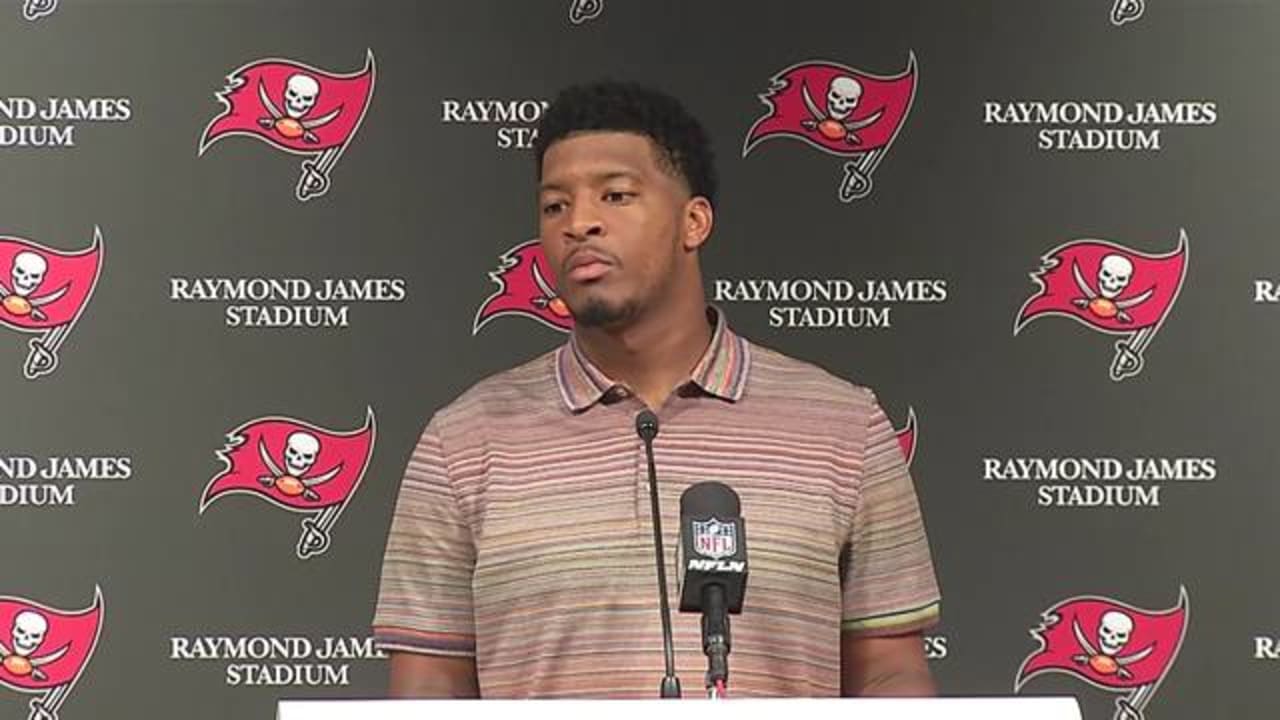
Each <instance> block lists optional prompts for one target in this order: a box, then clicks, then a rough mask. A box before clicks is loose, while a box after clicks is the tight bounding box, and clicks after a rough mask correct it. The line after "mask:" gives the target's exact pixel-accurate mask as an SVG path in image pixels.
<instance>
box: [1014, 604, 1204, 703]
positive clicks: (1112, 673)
mask: <svg viewBox="0 0 1280 720" xmlns="http://www.w3.org/2000/svg"><path fill="white" fill-rule="evenodd" d="M1187 612H1188V608H1187V591H1186V588H1183V589H1182V590H1181V591H1180V593H1179V597H1178V604H1177V606H1176V607H1173V608H1170V609H1168V610H1163V611H1150V610H1142V609H1139V608H1136V607H1133V606H1132V605H1127V604H1125V603H1121V602H1119V601H1116V600H1112V599H1111V598H1106V597H1092V596H1091V597H1075V598H1070V599H1068V600H1064V601H1062V602H1060V603H1058V604H1057V605H1054V606H1053V607H1051V608H1049V609H1048V610H1046V611H1045V612H1044V613H1042V617H1043V621H1042V623H1041V624H1040V627H1038V628H1036V629H1034V630H1032V631H1031V635H1032V637H1034V638H1036V639H1037V640H1039V641H1040V649H1039V650H1037V651H1035V652H1033V653H1031V654H1030V655H1029V656H1027V659H1026V660H1024V661H1023V662H1022V667H1020V668H1019V669H1018V676H1017V679H1016V680H1015V682H1014V691H1015V692H1017V691H1019V690H1021V688H1022V686H1023V685H1024V684H1026V682H1027V681H1028V680H1030V679H1031V678H1033V677H1035V676H1036V675H1039V674H1041V673H1047V672H1058V673H1066V674H1068V675H1073V676H1075V677H1077V678H1080V679H1081V680H1084V681H1085V682H1087V683H1089V684H1090V685H1093V686H1094V687H1098V688H1102V689H1104V690H1114V691H1120V692H1124V693H1126V694H1125V695H1124V696H1123V697H1121V698H1119V699H1117V701H1116V705H1117V717H1135V718H1141V717H1142V711H1143V709H1144V708H1145V707H1146V705H1147V703H1149V702H1150V701H1151V698H1152V696H1154V695H1155V692H1156V690H1157V689H1158V688H1159V687H1160V684H1161V682H1163V681H1164V678H1165V676H1166V675H1167V674H1168V673H1169V669H1170V668H1171V667H1173V662H1174V660H1176V659H1177V657H1178V651H1179V650H1180V649H1181V647H1182V640H1183V638H1184V636H1185V635H1186V630H1187Z"/></svg>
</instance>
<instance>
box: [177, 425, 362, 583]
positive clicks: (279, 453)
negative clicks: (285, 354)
mask: <svg viewBox="0 0 1280 720" xmlns="http://www.w3.org/2000/svg"><path fill="white" fill-rule="evenodd" d="M373 440H374V419H373V408H369V410H368V414H367V415H366V417H365V423H364V427H362V428H359V429H356V430H352V431H350V432H340V431H335V430H327V429H324V428H321V427H318V426H316V425H312V424H310V423H306V422H303V421H301V420H295V419H292V418H286V417H267V418H260V419H257V420H251V421H249V422H247V423H245V424H243V425H241V426H240V427H238V428H236V429H235V430H232V431H231V432H230V433H228V434H227V446H226V447H225V448H224V449H222V450H221V451H219V452H218V457H219V458H220V459H221V460H222V461H223V462H225V463H226V466H227V467H226V469H225V470H223V471H222V472H221V473H218V474H217V475H216V476H214V477H213V479H212V480H210V481H209V484H208V485H207V486H206V487H205V489H204V493H203V494H202V495H201V496H200V514H204V511H205V510H206V509H207V508H208V507H209V505H211V504H212V503H213V502H214V501H215V500H217V499H218V498H221V497H223V496H225V495H230V494H233V493H248V494H250V495H255V496H257V497H259V498H262V499H263V500H266V501H268V502H271V503H273V504H275V505H277V506H278V507H282V508H284V509H285V510H288V511H290V512H295V513H304V514H306V515H307V517H306V518H304V519H303V520H302V535H301V537H299V538H298V547H297V553H298V557H299V558H301V559H303V560H306V559H308V558H311V557H313V556H316V555H320V554H322V553H324V552H325V551H326V550H328V549H329V544H330V536H329V531H330V530H331V529H332V528H333V525H334V523H336V522H337V521H338V516H339V515H341V514H342V511H343V509H344V508H345V507H346V506H347V503H348V502H350V501H351V496H352V495H354V494H355V492H356V488H357V487H358V486H359V485H360V481H361V479H363V478H364V472H365V469H366V468H367V467H368V466H369V458H370V456H371V455H372V454H373Z"/></svg>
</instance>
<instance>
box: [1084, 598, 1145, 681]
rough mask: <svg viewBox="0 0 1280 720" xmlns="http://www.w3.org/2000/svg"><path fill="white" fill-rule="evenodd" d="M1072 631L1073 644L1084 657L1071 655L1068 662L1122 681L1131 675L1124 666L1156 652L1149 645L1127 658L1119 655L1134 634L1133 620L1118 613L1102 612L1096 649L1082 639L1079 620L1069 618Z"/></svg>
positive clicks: (1117, 611)
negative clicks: (1081, 650) (1078, 646)
mask: <svg viewBox="0 0 1280 720" xmlns="http://www.w3.org/2000/svg"><path fill="white" fill-rule="evenodd" d="M1071 631H1072V632H1073V633H1075V636H1076V642H1078V643H1080V647H1081V648H1082V649H1083V650H1084V651H1085V654H1083V655H1074V656H1072V658H1071V659H1072V660H1074V661H1075V662H1076V663H1077V664H1080V665H1088V666H1089V667H1090V668H1092V669H1093V671H1094V672H1096V673H1098V674H1099V675H1115V676H1116V677H1118V678H1121V679H1124V680H1127V679H1129V678H1132V677H1133V673H1131V672H1129V671H1128V670H1126V669H1125V666H1127V665H1132V664H1134V663H1136V662H1139V661H1141V660H1143V659H1144V658H1146V657H1147V656H1148V655H1150V654H1151V653H1152V651H1154V650H1155V646H1153V645H1148V646H1147V647H1145V648H1143V649H1142V650H1139V651H1137V652H1134V653H1130V654H1128V655H1121V654H1120V651H1121V650H1124V648H1125V646H1126V645H1128V644H1129V638H1130V637H1131V636H1132V635H1133V618H1131V617H1129V616H1128V615H1127V614H1125V613H1123V612H1121V611H1119V610H1109V611H1107V612H1105V613H1103V615H1102V619H1101V620H1100V621H1099V622H1098V645H1097V647H1095V646H1094V645H1093V643H1091V642H1089V638H1087V637H1086V636H1085V634H1084V630H1083V629H1082V628H1081V627H1080V620H1079V618H1073V619H1072V621H1071Z"/></svg>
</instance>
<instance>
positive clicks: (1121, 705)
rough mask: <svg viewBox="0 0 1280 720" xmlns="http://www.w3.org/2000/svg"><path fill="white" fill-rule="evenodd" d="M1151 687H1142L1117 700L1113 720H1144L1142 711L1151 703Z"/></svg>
mask: <svg viewBox="0 0 1280 720" xmlns="http://www.w3.org/2000/svg"><path fill="white" fill-rule="evenodd" d="M1151 687H1152V686H1151V685H1142V686H1140V687H1137V688H1135V689H1134V691H1133V692H1131V693H1129V694H1128V695H1126V696H1124V697H1119V698H1116V712H1115V714H1114V715H1112V716H1111V720H1144V718H1145V717H1146V716H1145V715H1143V713H1142V711H1143V709H1144V708H1146V706H1147V703H1149V702H1151V696H1152V692H1151Z"/></svg>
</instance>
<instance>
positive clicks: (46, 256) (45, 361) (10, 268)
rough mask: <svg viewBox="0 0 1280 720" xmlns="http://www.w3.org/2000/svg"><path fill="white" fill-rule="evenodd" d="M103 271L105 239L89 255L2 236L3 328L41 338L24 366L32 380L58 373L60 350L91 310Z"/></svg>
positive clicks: (0, 309)
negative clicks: (84, 315) (84, 313)
mask: <svg viewBox="0 0 1280 720" xmlns="http://www.w3.org/2000/svg"><path fill="white" fill-rule="evenodd" d="M101 269H102V234H101V233H100V232H99V231H98V229H97V228H94V231H93V244H92V245H90V246H89V247H88V248H87V249H85V250H80V251H77V252H63V251H60V250H54V249H53V248H49V247H45V246H44V245H40V244H38V243H34V242H31V241H30V240H23V239H21V238H16V237H4V236H0V324H3V325H4V326H6V327H9V328H11V329H13V330H17V331H19V332H23V333H32V334H38V335H39V337H36V338H32V339H31V341H30V343H29V345H30V347H31V352H30V354H29V355H28V356H27V361H26V363H25V364H24V366H23V374H24V375H25V376H26V377H27V378H28V379H30V380H34V379H36V378H38V377H41V376H42V375H48V374H49V373H51V372H53V371H54V370H55V369H57V367H58V349H59V348H61V347H62V343H63V342H65V341H66V339H67V336H68V335H70V334H71V330H72V329H73V328H74V327H75V324H76V321H77V320H79V319H80V314H81V313H82V312H84V309H85V306H87V305H88V304H89V298H91V297H92V296H93V290H94V288H95V287H96V286H97V284H98V273H99V271H101Z"/></svg>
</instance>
